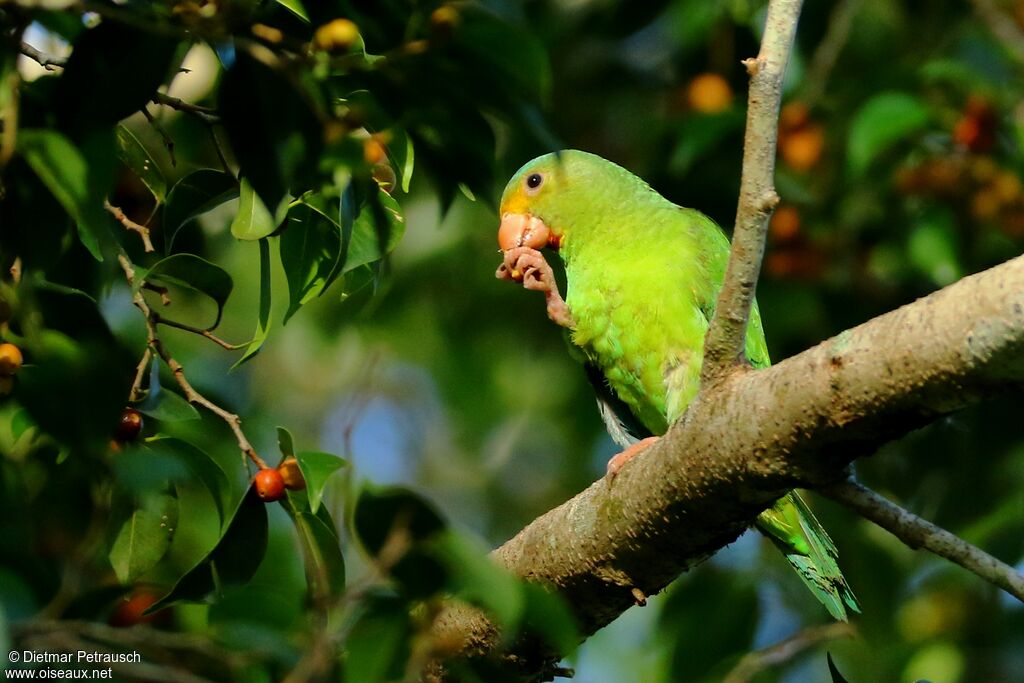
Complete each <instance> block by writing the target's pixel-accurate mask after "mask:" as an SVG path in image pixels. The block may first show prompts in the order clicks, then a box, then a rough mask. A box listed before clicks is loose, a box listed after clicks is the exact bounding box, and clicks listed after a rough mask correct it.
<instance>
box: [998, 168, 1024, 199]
mask: <svg viewBox="0 0 1024 683" xmlns="http://www.w3.org/2000/svg"><path fill="white" fill-rule="evenodd" d="M992 191H993V192H995V193H996V195H997V196H998V197H999V200H1000V201H1001V202H1002V203H1003V204H1009V203H1011V202H1013V201H1014V200H1015V199H1017V197H1020V194H1021V183H1020V178H1018V177H1017V174H1016V173H1014V172H1013V171H1000V172H999V174H998V175H996V177H995V178H993V179H992Z"/></svg>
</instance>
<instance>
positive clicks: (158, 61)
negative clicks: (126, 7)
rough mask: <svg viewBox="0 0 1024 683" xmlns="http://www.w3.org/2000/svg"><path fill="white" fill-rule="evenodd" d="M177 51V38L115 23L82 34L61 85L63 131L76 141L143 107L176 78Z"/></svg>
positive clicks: (59, 113) (59, 114)
mask: <svg viewBox="0 0 1024 683" xmlns="http://www.w3.org/2000/svg"><path fill="white" fill-rule="evenodd" d="M177 49H178V41H177V40H176V39H175V38H171V37H169V36H167V35H163V34H159V33H152V32H150V31H143V30H139V29H138V28H136V27H134V26H129V25H127V24H123V23H120V22H116V21H102V22H100V23H99V25H97V26H96V27H95V28H92V29H89V30H88V31H85V32H83V33H82V35H81V36H79V38H78V40H76V41H75V47H74V50H73V51H72V52H71V57H70V58H69V59H68V62H67V65H66V66H65V67H64V73H63V74H62V75H61V77H60V78H59V79H58V81H57V91H56V93H55V99H56V113H57V118H58V120H59V122H60V125H61V127H62V128H63V129H64V130H67V131H71V132H72V134H73V135H74V136H76V137H77V136H78V135H79V134H81V133H84V132H88V131H91V130H96V129H100V128H104V127H113V126H114V124H115V123H117V122H118V121H120V120H121V119H123V118H124V117H126V116H128V115H129V114H132V113H133V112H136V111H138V110H139V109H141V108H142V107H144V106H145V105H146V103H147V102H149V100H150V98H152V97H153V95H155V94H156V90H157V87H158V86H160V84H161V83H164V82H165V80H166V79H167V78H168V77H169V76H170V75H171V66H172V64H171V63H172V60H173V59H174V55H175V52H176V51H177ZM129 56H130V57H129Z"/></svg>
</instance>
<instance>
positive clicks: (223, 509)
mask: <svg viewBox="0 0 1024 683" xmlns="http://www.w3.org/2000/svg"><path fill="white" fill-rule="evenodd" d="M148 444H149V447H150V448H152V449H154V450H161V451H163V452H166V453H168V454H170V455H171V457H173V458H174V459H175V460H177V461H178V462H180V463H182V464H183V465H184V466H185V467H186V468H187V469H188V471H189V473H190V476H189V479H192V480H196V481H199V482H201V483H202V485H203V486H204V487H206V489H207V491H209V492H210V495H211V496H212V498H213V500H214V502H215V503H216V505H217V511H218V514H220V515H221V516H224V515H225V514H226V513H227V508H228V506H229V505H230V496H231V485H230V483H229V481H228V476H227V474H225V473H224V470H223V469H221V466H220V465H219V464H217V461H215V460H214V459H213V458H211V457H210V455H209V454H208V453H207V452H206V451H204V450H202V449H201V448H199V447H198V446H195V445H193V444H191V443H189V442H187V441H183V440H181V439H177V438H173V437H162V438H159V439H155V440H151V441H149V442H148ZM218 528H219V527H218Z"/></svg>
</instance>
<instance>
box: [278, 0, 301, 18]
mask: <svg viewBox="0 0 1024 683" xmlns="http://www.w3.org/2000/svg"><path fill="white" fill-rule="evenodd" d="M275 2H277V4H279V5H281V7H284V8H286V9H287V10H288V11H289V12H291V13H292V14H294V15H295V16H297V17H298V18H299V19H302V20H303V21H305V22H309V15H308V14H307V13H306V8H305V7H303V6H302V3H301V2H300V1H299V0H275Z"/></svg>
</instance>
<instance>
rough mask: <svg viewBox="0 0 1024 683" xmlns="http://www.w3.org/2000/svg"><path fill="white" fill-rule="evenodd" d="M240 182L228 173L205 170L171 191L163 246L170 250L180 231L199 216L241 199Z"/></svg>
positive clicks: (180, 182)
mask: <svg viewBox="0 0 1024 683" xmlns="http://www.w3.org/2000/svg"><path fill="white" fill-rule="evenodd" d="M238 192H239V190H238V182H237V181H236V180H235V179H234V178H233V177H232V176H231V175H230V174H228V173H224V172H223V171H215V170H213V169H209V168H204V169H200V170H198V171H194V172H192V173H190V174H188V175H187V176H185V177H184V178H182V179H181V180H179V181H178V182H177V183H175V184H174V187H172V188H171V191H170V193H169V194H168V195H167V204H166V205H165V206H164V220H163V228H164V244H165V246H166V248H167V249H168V250H169V249H170V248H171V246H172V245H173V244H174V238H175V237H176V236H177V235H178V231H179V230H181V229H182V228H183V227H184V226H185V225H187V224H188V223H190V222H191V221H193V220H195V219H196V218H197V217H198V216H201V215H202V214H204V213H206V212H207V211H210V210H212V209H215V208H216V207H218V206H220V205H221V204H223V203H224V202H227V201H230V200H232V199H234V198H235V197H237V196H238Z"/></svg>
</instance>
